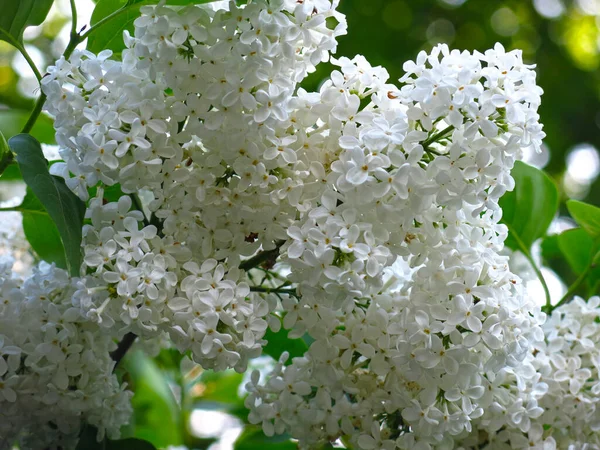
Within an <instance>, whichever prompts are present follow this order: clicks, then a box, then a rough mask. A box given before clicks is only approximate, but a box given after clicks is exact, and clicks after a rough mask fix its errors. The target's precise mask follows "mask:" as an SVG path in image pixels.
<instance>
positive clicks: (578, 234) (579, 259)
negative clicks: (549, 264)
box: [558, 228, 600, 286]
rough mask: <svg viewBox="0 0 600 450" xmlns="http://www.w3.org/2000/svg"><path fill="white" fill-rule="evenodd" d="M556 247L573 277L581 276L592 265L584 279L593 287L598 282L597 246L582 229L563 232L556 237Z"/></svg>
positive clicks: (599, 270)
mask: <svg viewBox="0 0 600 450" xmlns="http://www.w3.org/2000/svg"><path fill="white" fill-rule="evenodd" d="M558 246H559V247H560V250H561V252H562V254H563V255H564V257H565V259H566V260H567V262H568V263H569V267H570V268H571V270H572V271H573V273H574V274H575V275H577V276H579V275H581V274H583V273H584V272H585V271H586V270H588V267H589V266H590V265H592V269H591V270H590V271H589V272H588V274H587V276H586V278H585V279H586V281H587V283H588V284H589V285H591V286H593V284H594V283H595V282H596V281H598V280H600V267H595V266H596V265H597V261H596V260H597V258H598V255H599V252H598V249H599V245H598V242H597V241H596V242H594V239H592V237H591V236H590V235H589V234H588V233H587V232H586V231H585V230H584V229H582V228H575V229H572V230H566V231H563V232H562V233H561V234H559V235H558Z"/></svg>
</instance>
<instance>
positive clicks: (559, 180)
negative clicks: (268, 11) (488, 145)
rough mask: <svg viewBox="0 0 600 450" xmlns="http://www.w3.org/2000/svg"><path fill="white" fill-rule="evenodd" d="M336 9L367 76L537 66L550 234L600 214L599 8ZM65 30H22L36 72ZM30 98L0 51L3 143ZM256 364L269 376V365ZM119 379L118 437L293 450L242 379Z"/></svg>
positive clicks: (133, 367)
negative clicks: (580, 207) (510, 61)
mask: <svg viewBox="0 0 600 450" xmlns="http://www.w3.org/2000/svg"><path fill="white" fill-rule="evenodd" d="M15 1H19V0H15ZM100 1H102V0H100ZM76 4H77V9H78V14H79V23H80V24H85V23H88V21H89V18H90V15H91V13H92V10H93V8H94V6H95V2H94V1H92V0H76ZM339 9H340V10H341V11H342V12H344V13H345V14H346V15H347V19H348V27H349V34H348V35H347V36H344V37H342V38H340V41H339V42H340V46H339V50H338V55H344V56H348V57H352V56H354V55H356V54H363V55H365V56H366V57H367V59H368V60H369V61H370V62H371V63H372V64H373V65H382V66H384V67H386V68H387V70H388V72H389V73H390V76H391V79H392V80H396V79H398V78H400V76H401V75H402V65H403V63H404V62H405V61H406V60H410V59H414V58H415V57H416V55H417V53H418V52H419V51H420V50H430V49H431V47H432V46H434V45H435V44H437V43H439V42H445V43H447V44H448V45H450V47H452V48H459V49H469V50H479V51H485V50H486V49H487V48H490V47H493V45H494V44H495V43H496V42H501V43H502V44H503V45H504V46H505V47H506V48H507V49H514V48H520V49H522V50H523V56H524V59H525V61H526V62H528V63H532V64H533V63H534V64H536V65H537V73H538V84H539V85H540V86H541V87H542V88H543V89H544V91H545V93H544V96H543V102H542V107H541V109H540V115H541V121H542V122H543V123H544V125H545V127H544V129H545V131H546V133H547V138H546V140H545V143H544V149H543V152H542V153H541V154H533V155H527V161H528V162H529V163H530V164H533V165H535V166H537V167H540V168H544V169H545V170H546V171H547V172H548V173H549V174H550V175H551V176H552V178H553V179H554V180H555V182H556V184H557V185H558V186H559V189H560V192H561V199H562V202H561V215H560V217H558V218H557V220H555V221H554V223H553V228H552V231H553V232H558V231H560V230H562V229H565V228H569V227H571V226H573V225H574V224H573V223H572V222H571V221H570V219H569V218H568V214H567V212H566V208H565V206H564V201H565V200H566V199H567V198H576V199H581V200H584V201H587V202H589V203H592V204H596V205H599V206H600V180H598V175H599V173H600V157H599V153H598V149H599V148H600V101H599V100H600V72H599V69H600V0H504V1H500V0H341V5H340V8H339ZM0 14H1V11H0ZM70 22H71V18H70V8H69V4H68V0H56V1H55V4H54V6H53V8H52V10H51V12H50V15H49V17H48V19H47V20H46V21H45V22H44V23H43V24H42V25H41V26H38V27H30V28H28V29H27V30H26V33H25V42H26V47H27V50H28V51H29V53H30V55H31V56H32V58H33V59H34V61H35V62H36V64H37V65H38V67H40V68H44V67H46V66H47V65H48V64H51V63H52V61H53V60H55V59H56V58H57V57H59V56H60V54H61V53H62V51H63V49H64V47H65V46H66V43H67V40H68V34H69V26H70ZM331 69H332V66H331V65H328V64H323V65H321V66H320V67H319V70H318V71H317V72H316V73H315V74H312V75H311V76H310V77H309V78H308V79H307V80H306V81H305V83H304V87H305V88H307V89H317V88H318V86H319V84H320V83H321V82H322V80H323V78H324V77H326V76H327V74H328V73H329V72H330V71H331ZM42 72H43V71H42ZM38 94H39V91H38V86H37V82H36V80H35V78H34V77H33V74H32V73H31V70H30V69H29V67H28V66H27V64H26V63H25V61H24V60H23V58H22V57H21V56H20V55H19V54H18V53H17V52H15V51H14V49H13V48H11V47H10V46H9V45H8V44H7V43H5V42H0V131H2V133H3V134H4V135H5V137H6V138H9V137H10V136H12V135H14V134H16V133H18V132H19V130H20V129H21V128H22V126H23V124H24V123H25V121H26V119H27V117H28V115H29V112H30V110H31V109H32V107H33V103H34V99H35V98H36V97H37V95H38ZM33 134H34V135H35V136H36V137H37V138H38V139H39V140H40V141H41V142H42V143H43V144H46V146H45V148H46V151H47V152H48V154H51V153H52V147H51V146H52V145H53V144H55V142H54V131H53V129H52V121H51V120H50V119H49V118H46V117H42V118H40V120H39V121H38V123H37V125H36V127H35V129H34V130H33ZM22 188H23V186H21V185H18V183H16V184H10V183H2V186H1V187H0V201H6V200H9V199H11V198H14V197H15V195H16V196H17V197H18V193H19V192H20V190H22ZM17 204H18V200H17ZM2 206H7V203H3V204H2ZM14 214H17V213H14ZM13 219H14V220H12V222H15V221H16V225H15V224H14V223H12V222H11V225H10V227H12V228H10V227H9V221H3V225H2V226H0V234H2V235H4V237H5V238H6V237H8V238H9V239H16V237H15V238H11V236H17V235H18V230H17V231H15V230H16V228H15V226H17V225H18V217H15V218H13ZM9 228H10V230H9ZM13 228H15V230H13ZM552 251H553V250H552V248H548V249H546V251H545V254H544V263H545V265H546V267H545V268H544V269H543V271H544V275H545V277H546V278H547V280H548V283H549V285H550V289H551V291H552V293H553V297H556V298H560V296H561V295H562V293H563V292H564V283H563V282H566V283H567V284H568V283H569V282H571V281H572V279H573V277H574V274H572V273H570V272H569V269H568V268H567V267H566V266H564V263H561V262H560V259H559V258H557V259H553V253H552ZM0 252H1V249H0ZM23 253H24V254H25V253H26V249H25V250H24V252H23ZM538 253H540V252H538ZM538 257H539V255H538ZM556 274H558V275H559V277H557V276H556ZM561 279H562V280H563V282H561V281H560V280H561ZM540 289H541V288H540ZM146 347H147V348H146V349H148V348H151V347H152V343H147V345H146ZM256 364H257V366H256V367H258V368H261V367H262V368H265V367H268V365H269V360H268V358H267V359H263V360H260V361H258V362H257V363H256ZM125 368H126V369H127V370H128V372H129V374H128V375H125V374H124V375H123V376H125V377H128V378H127V379H128V381H129V382H130V383H131V384H132V386H133V388H134V390H135V392H136V394H135V397H134V406H135V409H136V413H135V417H134V421H133V424H132V425H131V426H130V427H128V429H127V430H124V431H125V432H126V434H127V433H130V434H135V435H137V436H138V437H142V438H146V439H149V440H151V441H152V442H153V443H154V444H155V445H156V446H157V447H161V448H164V447H167V446H168V445H173V447H171V448H173V449H174V448H176V447H175V446H183V445H185V446H187V448H198V449H200V448H210V449H211V450H219V449H220V450H225V449H231V448H235V449H238V450H244V449H247V450H251V449H254V448H262V449H264V448H267V449H293V448H296V446H295V444H294V443H293V442H291V441H289V440H288V439H287V438H286V437H283V438H277V439H275V440H273V439H267V438H265V437H264V436H262V434H261V433H260V431H259V430H258V429H257V428H256V427H252V426H250V425H248V423H247V420H246V410H245V408H244V406H243V400H242V397H241V396H240V395H239V394H240V393H241V387H242V386H243V384H244V380H243V377H242V375H239V374H235V373H233V372H225V373H222V374H213V373H211V372H202V370H200V369H199V368H198V367H194V366H193V365H190V364H189V363H187V362H186V361H185V360H184V361H181V358H180V357H178V356H177V355H176V352H169V351H163V352H162V353H161V354H160V355H159V356H158V357H157V358H149V357H147V356H144V354H143V353H141V352H140V351H138V352H134V353H132V356H130V357H129V358H128V359H127V360H126V363H125ZM177 448H179V447H177ZM182 448H183V447H182Z"/></svg>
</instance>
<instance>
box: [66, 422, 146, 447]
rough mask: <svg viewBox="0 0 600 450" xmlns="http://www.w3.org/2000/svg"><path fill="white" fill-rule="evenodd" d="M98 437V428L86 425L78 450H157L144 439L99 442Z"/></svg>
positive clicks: (80, 437)
mask: <svg viewBox="0 0 600 450" xmlns="http://www.w3.org/2000/svg"><path fill="white" fill-rule="evenodd" d="M96 436H97V430H96V428H94V427H92V426H89V425H86V426H85V427H84V428H83V430H82V432H81V435H80V436H79V443H78V444H77V448H76V450H156V447H154V445H152V444H151V443H150V442H148V441H144V440H142V439H135V438H128V439H118V440H116V441H112V440H110V439H105V440H103V441H101V442H98V441H97V440H96Z"/></svg>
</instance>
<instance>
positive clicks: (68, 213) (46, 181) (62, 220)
mask: <svg viewBox="0 0 600 450" xmlns="http://www.w3.org/2000/svg"><path fill="white" fill-rule="evenodd" d="M8 144H9V146H10V148H11V149H12V151H13V152H15V153H16V155H17V162H18V163H19V168H20V170H21V173H22V174H23V180H24V181H25V183H26V184H27V186H29V188H30V189H31V191H32V192H33V194H35V196H36V197H37V198H38V199H39V201H40V203H41V204H42V205H43V207H44V208H45V210H46V211H47V212H48V214H49V215H50V218H51V219H52V221H53V222H54V224H55V225H56V228H57V229H58V232H59V233H60V237H61V241H62V244H63V247H64V250H65V259H66V265H67V268H68V270H69V273H70V274H71V275H73V276H77V275H79V268H80V266H81V228H82V225H83V218H84V215H85V204H84V203H83V202H82V201H81V200H80V199H79V198H78V197H77V196H76V195H75V194H73V193H72V192H71V190H70V189H69V188H68V187H67V185H66V184H65V182H64V180H63V179H62V178H59V177H56V176H53V175H50V173H49V172H48V161H46V159H45V158H44V155H43V153H42V148H41V147H40V144H39V142H38V141H36V140H35V138H33V137H32V136H30V135H28V134H18V135H17V136H14V137H12V138H11V139H10V140H9V141H8Z"/></svg>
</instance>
